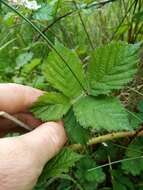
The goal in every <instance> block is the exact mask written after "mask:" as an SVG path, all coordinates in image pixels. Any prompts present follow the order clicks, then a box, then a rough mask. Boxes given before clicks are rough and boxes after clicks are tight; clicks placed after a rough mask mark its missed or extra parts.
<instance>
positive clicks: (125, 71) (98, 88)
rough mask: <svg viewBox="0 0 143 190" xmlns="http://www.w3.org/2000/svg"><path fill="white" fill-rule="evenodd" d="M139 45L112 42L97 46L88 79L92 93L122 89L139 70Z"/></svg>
mask: <svg viewBox="0 0 143 190" xmlns="http://www.w3.org/2000/svg"><path fill="white" fill-rule="evenodd" d="M138 49H139V45H137V44H136V45H129V44H126V43H123V42H112V43H110V44H108V45H105V46H103V47H100V48H97V49H96V50H95V51H94V52H93V53H92V56H91V63H90V64H89V67H88V80H89V85H90V88H91V94H93V95H98V94H108V93H110V92H111V91H112V90H114V89H121V88H122V87H124V85H125V84H127V83H128V82H130V81H131V80H132V79H133V76H134V74H135V73H136V71H137V63H138V53H137V50H138Z"/></svg>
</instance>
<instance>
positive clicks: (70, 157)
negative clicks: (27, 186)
mask: <svg viewBox="0 0 143 190" xmlns="http://www.w3.org/2000/svg"><path fill="white" fill-rule="evenodd" d="M81 158H82V156H81V155H80V154H78V153H76V152H74V151H72V150H71V149H69V148H64V149H63V150H62V151H61V152H60V153H59V154H58V155H57V156H56V157H55V158H53V159H52V160H51V161H49V162H48V163H47V165H46V166H45V168H44V171H43V173H42V175H41V176H40V178H39V181H38V184H37V187H39V188H42V187H45V184H46V183H47V180H48V179H49V178H51V177H56V176H60V175H62V174H63V173H67V172H68V171H69V169H70V168H71V167H73V166H74V164H75V162H77V161H78V160H80V159H81ZM37 189H38V188H37Z"/></svg>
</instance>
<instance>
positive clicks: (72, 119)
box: [0, 0, 143, 190]
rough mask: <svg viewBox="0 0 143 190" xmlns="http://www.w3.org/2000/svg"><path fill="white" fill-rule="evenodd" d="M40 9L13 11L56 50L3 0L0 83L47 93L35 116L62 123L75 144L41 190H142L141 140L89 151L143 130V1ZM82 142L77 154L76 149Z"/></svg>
mask: <svg viewBox="0 0 143 190" xmlns="http://www.w3.org/2000/svg"><path fill="white" fill-rule="evenodd" d="M5 2H7V1H5ZM37 2H38V4H40V5H41V8H39V9H38V10H29V9H27V8H24V7H23V6H13V5H12V7H14V9H15V10H16V11H18V12H19V13H20V14H22V15H23V17H25V18H27V19H28V20H30V21H31V22H32V23H33V24H34V25H36V26H37V27H38V29H40V30H41V31H42V32H43V34H44V35H45V38H46V39H47V40H48V41H50V43H51V44H52V48H50V47H49V46H48V44H47V41H46V40H44V39H43V38H42V37H41V36H40V34H39V33H38V32H37V31H35V30H34V29H33V28H32V26H31V25H30V24H29V23H27V22H26V21H25V20H24V19H23V18H22V17H20V16H19V15H18V14H17V13H16V11H14V10H12V9H11V8H9V7H7V6H5V5H4V4H3V1H1V0H0V82H2V83H3V82H4V83H6V82H14V83H19V84H25V85H29V86H33V87H35V88H39V89H42V90H45V91H47V93H45V94H44V96H42V97H40V98H39V100H38V101H37V102H36V104H35V105H33V107H32V108H31V111H32V112H33V113H34V114H35V116H36V117H38V118H40V119H42V120H43V121H49V120H59V119H61V118H63V120H64V123H65V129H66V131H67V135H68V137H69V141H68V144H67V147H65V148H64V149H63V150H62V151H61V152H60V153H59V154H58V155H57V156H56V157H55V158H54V159H52V160H51V161H50V162H49V163H47V165H46V166H45V169H44V171H43V173H42V175H41V176H40V178H39V181H38V183H37V185H36V187H35V189H36V190H46V189H47V190H48V189H49V190H78V189H80V190H141V189H143V184H142V180H143V160H142V159H143V150H142V149H143V139H142V137H136V136H135V137H132V138H129V137H126V138H124V139H117V140H111V141H107V142H102V143H98V144H96V145H92V146H87V144H86V143H87V142H88V141H89V139H91V138H92V137H94V136H95V137H98V136H101V135H106V134H109V133H112V132H119V131H122V132H125V131H133V130H136V132H137V133H136V134H138V132H139V131H140V130H141V127H142V123H143V122H142V121H143V101H142V99H143V98H142V96H143V94H142V91H143V86H142V82H143V79H142V77H143V75H142V73H143V72H142V71H143V69H142V62H143V52H142V51H143V50H142V39H143V35H142V34H143V6H142V5H143V1H142V0H109V1H108V0H107V1H101V0H96V1H95V0H76V1H72V0H68V1H65V0H38V1H37ZM55 50H56V51H55ZM79 143H80V144H81V145H82V148H80V149H79V148H78V150H77V149H76V151H75V150H73V148H71V147H72V146H70V145H71V144H76V145H77V144H79ZM80 147H81V146H80Z"/></svg>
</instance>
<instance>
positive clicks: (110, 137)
mask: <svg viewBox="0 0 143 190" xmlns="http://www.w3.org/2000/svg"><path fill="white" fill-rule="evenodd" d="M0 117H4V118H5V119H8V120H10V121H12V122H14V123H16V124H17V125H19V126H20V127H22V128H24V129H26V130H28V131H31V130H33V129H34V128H32V127H30V126H28V125H26V124H25V123H23V122H22V121H20V120H18V119H17V118H16V117H14V116H12V115H10V114H8V113H6V112H4V111H0ZM141 129H142V128H141ZM135 135H137V136H143V129H142V130H140V131H128V132H116V133H109V134H106V135H101V136H99V137H93V138H91V139H90V140H89V141H88V142H87V144H86V145H87V146H92V145H95V144H98V143H103V142H106V141H111V140H114V139H118V138H124V137H133V136H135ZM69 148H71V149H72V150H75V151H78V150H81V149H83V148H84V145H81V144H73V145H69Z"/></svg>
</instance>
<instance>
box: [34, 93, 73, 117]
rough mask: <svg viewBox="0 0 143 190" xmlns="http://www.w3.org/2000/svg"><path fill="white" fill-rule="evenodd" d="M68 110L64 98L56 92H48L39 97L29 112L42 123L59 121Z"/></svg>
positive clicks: (65, 98) (66, 99) (67, 103)
mask: <svg viewBox="0 0 143 190" xmlns="http://www.w3.org/2000/svg"><path fill="white" fill-rule="evenodd" d="M69 108H70V103H69V100H68V98H67V97H66V96H64V95H62V94H60V93H57V92H48V93H45V94H44V95H43V96H41V97H39V99H38V101H37V102H36V103H35V104H34V105H33V106H32V108H31V111H32V112H33V113H34V115H35V116H36V117H37V118H39V119H41V120H42V121H51V120H59V119H61V118H62V117H63V115H64V114H66V113H67V111H68V110H69Z"/></svg>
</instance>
